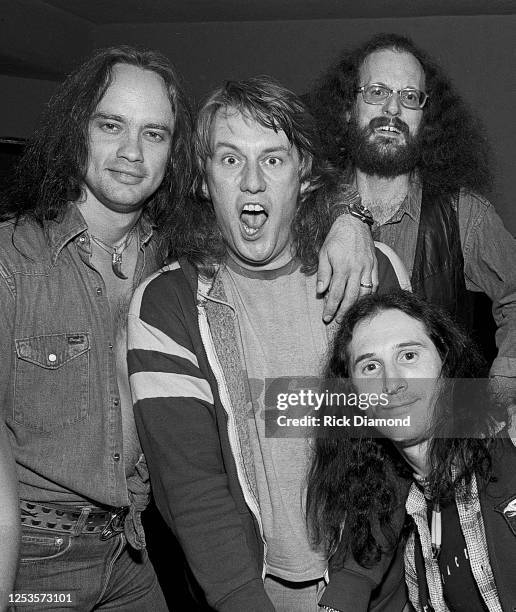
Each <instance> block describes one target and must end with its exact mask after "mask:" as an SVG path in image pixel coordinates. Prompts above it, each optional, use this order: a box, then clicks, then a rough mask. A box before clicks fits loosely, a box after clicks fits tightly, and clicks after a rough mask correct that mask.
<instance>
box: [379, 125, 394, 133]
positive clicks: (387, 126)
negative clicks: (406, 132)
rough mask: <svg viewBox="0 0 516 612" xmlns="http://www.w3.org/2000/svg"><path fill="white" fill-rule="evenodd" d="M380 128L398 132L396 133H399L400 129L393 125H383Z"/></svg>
mask: <svg viewBox="0 0 516 612" xmlns="http://www.w3.org/2000/svg"><path fill="white" fill-rule="evenodd" d="M380 129H381V130H383V131H384V132H396V134H398V130H397V129H396V128H395V127H392V125H385V126H383V127H381V128H380Z"/></svg>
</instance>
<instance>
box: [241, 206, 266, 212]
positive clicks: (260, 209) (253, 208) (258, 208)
mask: <svg viewBox="0 0 516 612" xmlns="http://www.w3.org/2000/svg"><path fill="white" fill-rule="evenodd" d="M242 212H265V209H264V208H263V206H261V205H260V204H245V205H244V208H243V209H242Z"/></svg>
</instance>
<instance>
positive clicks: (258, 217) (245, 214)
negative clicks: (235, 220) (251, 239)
mask: <svg viewBox="0 0 516 612" xmlns="http://www.w3.org/2000/svg"><path fill="white" fill-rule="evenodd" d="M268 217H269V215H268V213H267V211H266V210H265V208H264V207H263V206H262V205H261V204H244V207H243V208H242V211H241V213H240V220H241V222H242V227H243V228H244V232H245V233H246V234H247V235H248V236H254V235H256V234H257V233H258V232H259V231H260V229H261V228H262V227H263V226H264V224H265V222H266V221H267V219H268Z"/></svg>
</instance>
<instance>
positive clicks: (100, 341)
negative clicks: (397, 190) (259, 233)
mask: <svg viewBox="0 0 516 612" xmlns="http://www.w3.org/2000/svg"><path fill="white" fill-rule="evenodd" d="M190 134H191V125H190V116H189V110H188V106H187V103H186V100H185V98H184V95H183V93H182V90H181V86H180V84H179V81H178V78H177V75H176V74H175V72H174V70H173V68H172V67H171V65H170V63H169V61H168V60H167V59H166V58H165V57H164V56H162V55H160V54H159V53H155V52H152V51H142V52H140V51H137V50H135V49H132V48H129V47H120V48H111V49H106V50H103V51H99V52H97V53H96V54H95V55H93V56H92V57H90V59H88V60H87V61H86V62H85V63H84V64H82V65H81V66H80V67H79V68H78V69H77V70H76V71H75V72H74V73H73V74H71V75H70V76H69V77H68V78H67V79H66V80H65V82H64V83H63V84H62V85H61V86H60V88H59V89H58V91H57V93H56V94H55V96H54V97H53V98H52V100H51V101H50V103H49V105H48V107H47V109H46V112H45V115H44V117H43V121H42V124H41V127H40V128H39V131H38V132H37V133H36V135H35V137H34V138H33V140H32V141H31V142H30V143H29V144H28V147H27V151H26V153H25V156H24V157H23V159H22V160H21V163H20V166H19V168H18V172H17V177H16V180H15V182H14V185H13V187H12V189H11V191H10V193H9V197H8V199H7V200H6V201H4V202H3V203H2V207H1V209H0V217H1V219H2V221H3V222H2V223H1V225H0V296H1V297H0V301H1V304H2V313H1V333H0V354H1V355H2V372H3V373H2V378H1V382H0V397H1V398H2V407H3V415H2V416H3V418H4V419H5V421H6V423H7V427H8V431H9V434H10V435H9V438H10V442H11V444H12V447H13V452H14V455H15V459H16V463H17V467H18V476H19V481H20V497H21V512H22V529H23V534H22V549H21V563H20V567H19V572H18V577H17V582H16V591H17V592H18V593H22V594H25V595H23V597H22V598H21V599H18V600H16V607H17V609H20V610H22V609H25V607H24V602H27V606H29V607H30V609H33V607H34V605H35V604H36V607H37V609H38V610H47V609H51V610H58V609H59V610H60V609H75V610H80V611H81V612H84V611H85V610H92V609H94V608H95V609H117V610H124V611H130V610H134V612H141V611H142V610H149V611H150V610H153V611H154V610H166V604H165V601H164V598H163V595H162V593H161V590H160V588H159V585H158V583H157V580H156V576H155V574H154V571H153V569H152V566H151V564H150V562H149V560H148V557H147V553H146V552H145V540H144V535H143V531H142V527H141V521H140V513H141V511H142V510H143V509H144V508H145V506H146V503H147V499H148V489H149V487H148V482H147V481H148V478H147V475H146V468H145V463H144V461H143V459H142V453H141V449H140V446H139V442H138V437H137V434H136V429H135V425H134V419H133V415H132V403H131V398H130V391H129V386H128V377H127V366H126V358H125V355H126V341H125V338H126V324H125V320H126V314H127V309H128V303H129V300H130V297H131V295H132V292H133V289H134V287H135V286H136V285H137V284H138V283H139V282H140V281H141V279H142V278H143V277H144V276H146V275H148V274H149V273H150V272H152V271H154V270H155V269H156V268H157V267H158V265H159V263H160V262H161V261H162V259H163V256H164V253H165V252H166V251H167V250H168V247H167V246H166V240H165V236H166V231H165V230H167V228H168V227H169V226H170V224H171V221H173V218H174V211H175V207H177V206H180V205H181V202H182V200H183V199H184V197H185V195H186V192H187V190H188V188H189V185H190V174H191V173H190V160H191V155H190ZM29 592H31V593H37V594H47V596H45V597H43V595H39V599H38V600H36V599H34V598H32V599H29V597H28V596H27V595H26V594H27V593H29Z"/></svg>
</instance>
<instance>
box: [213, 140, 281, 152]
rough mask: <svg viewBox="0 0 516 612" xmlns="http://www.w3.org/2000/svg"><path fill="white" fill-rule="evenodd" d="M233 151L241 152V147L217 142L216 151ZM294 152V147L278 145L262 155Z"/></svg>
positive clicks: (266, 150)
mask: <svg viewBox="0 0 516 612" xmlns="http://www.w3.org/2000/svg"><path fill="white" fill-rule="evenodd" d="M224 148H226V149H232V150H233V151H240V150H241V149H240V147H239V146H238V145H235V144H233V143H231V142H224V141H222V142H217V143H216V145H215V151H217V150H218V149H224ZM291 150H292V146H290V147H287V146H286V145H278V146H277V147H268V148H267V149H264V150H263V151H262V152H261V154H262V155H263V154H264V153H275V152H276V151H285V152H286V153H290V151H291Z"/></svg>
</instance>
